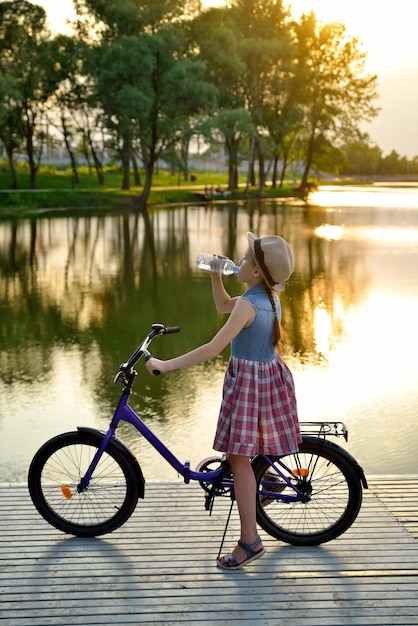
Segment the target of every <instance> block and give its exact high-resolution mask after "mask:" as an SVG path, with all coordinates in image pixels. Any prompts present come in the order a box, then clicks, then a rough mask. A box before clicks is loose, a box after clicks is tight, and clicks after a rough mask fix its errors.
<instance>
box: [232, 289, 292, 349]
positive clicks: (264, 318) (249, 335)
mask: <svg viewBox="0 0 418 626" xmlns="http://www.w3.org/2000/svg"><path fill="white" fill-rule="evenodd" d="M242 298H246V299H247V300H248V301H249V302H250V303H251V304H252V305H253V306H254V308H255V310H256V315H255V318H254V320H253V322H252V324H250V326H246V327H245V328H243V329H242V330H241V331H240V332H239V333H238V335H237V336H236V337H235V338H234V339H233V340H232V343H231V354H232V356H235V357H238V358H241V359H247V360H249V361H272V360H273V359H275V357H276V350H275V347H274V346H273V322H274V312H273V308H272V306H271V302H270V298H269V297H268V295H267V293H266V290H265V289H264V287H260V286H259V285H256V286H254V287H251V288H250V289H248V291H246V292H245V293H244V294H243V295H242ZM274 299H275V302H276V314H277V316H278V320H279V322H280V319H281V307H280V300H279V298H278V297H277V296H276V294H274Z"/></svg>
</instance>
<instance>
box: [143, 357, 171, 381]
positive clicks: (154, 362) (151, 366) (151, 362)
mask: <svg viewBox="0 0 418 626" xmlns="http://www.w3.org/2000/svg"><path fill="white" fill-rule="evenodd" d="M145 367H146V368H147V370H148V371H149V373H150V374H152V375H153V376H158V374H164V372H166V371H167V370H166V362H165V361H161V360H160V359H154V357H151V358H150V359H148V361H147V362H146V363H145Z"/></svg>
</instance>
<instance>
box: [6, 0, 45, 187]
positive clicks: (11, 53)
mask: <svg viewBox="0 0 418 626" xmlns="http://www.w3.org/2000/svg"><path fill="white" fill-rule="evenodd" d="M45 24H46V14H45V10H44V9H43V8H42V7H39V6H34V5H32V4H31V3H30V2H27V1H26V0H14V1H13V2H2V3H0V71H1V73H2V75H3V76H4V77H5V79H8V80H9V82H10V83H11V84H13V86H14V98H13V101H14V103H13V104H14V106H13V109H14V111H13V116H12V117H11V118H9V120H10V122H11V123H14V124H16V126H15V137H17V135H18V134H21V135H22V137H23V139H24V142H25V145H26V153H27V157H28V163H29V168H30V178H31V185H32V187H36V174H37V171H38V168H39V164H40V160H41V157H42V149H43V142H44V139H45V129H44V128H42V124H43V123H44V110H45V103H46V101H47V99H48V97H49V96H50V94H51V93H52V92H53V91H54V88H55V85H54V84H53V82H52V81H51V73H50V54H49V41H48V32H47V30H46V25H45ZM9 105H10V102H9ZM17 129H19V130H17ZM8 135H9V138H10V137H11V135H12V129H9V132H8ZM9 145H10V144H9Z"/></svg>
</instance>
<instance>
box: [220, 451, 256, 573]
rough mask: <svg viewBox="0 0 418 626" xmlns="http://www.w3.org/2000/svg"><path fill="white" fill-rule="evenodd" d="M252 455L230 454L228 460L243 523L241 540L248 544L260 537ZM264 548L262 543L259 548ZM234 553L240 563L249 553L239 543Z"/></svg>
mask: <svg viewBox="0 0 418 626" xmlns="http://www.w3.org/2000/svg"><path fill="white" fill-rule="evenodd" d="M250 461H251V457H248V456H242V455H238V454H230V455H228V462H229V466H230V468H231V471H232V474H233V475H234V489H235V497H236V500H237V505H238V511H239V516H240V523H241V537H240V539H241V541H242V542H243V543H246V544H252V543H254V541H255V540H256V539H257V538H258V532H257V522H256V482H255V476H254V472H253V468H252V467H251V463H250ZM262 548H263V544H262V543H260V544H259V546H257V552H258V550H261V549H262ZM232 554H233V555H234V557H235V558H236V560H237V562H238V563H241V562H242V561H244V560H245V559H246V558H247V554H246V552H245V550H243V548H241V547H240V546H239V545H237V546H236V547H235V548H234V550H233V551H232Z"/></svg>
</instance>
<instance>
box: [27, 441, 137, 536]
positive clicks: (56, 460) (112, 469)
mask: <svg viewBox="0 0 418 626" xmlns="http://www.w3.org/2000/svg"><path fill="white" fill-rule="evenodd" d="M99 445H100V438H98V437H97V436H94V435H92V434H89V433H83V432H70V433H64V434H62V435H58V436H57V437H54V438H53V439H51V440H50V441H48V442H47V443H45V444H44V445H43V446H42V447H41V448H40V449H39V450H38V452H37V453H36V454H35V456H34V458H33V460H32V463H31V465H30V468H29V476H28V484H29V492H30V495H31V498H32V501H33V503H34V505H35V507H36V508H37V510H38V511H39V513H40V514H41V515H42V517H43V518H44V519H45V520H46V521H47V522H49V523H50V524H51V525H52V526H54V527H55V528H58V530H61V531H63V532H65V533H69V534H71V535H76V536H78V537H96V536H98V535H104V534H105V533H110V532H112V531H113V530H115V529H116V528H119V526H121V525H122V524H124V523H125V522H126V520H127V519H128V518H129V517H130V516H131V515H132V513H133V511H134V509H135V507H136V504H137V502H138V497H139V487H138V480H137V475H136V473H135V468H133V467H132V462H131V461H130V459H129V457H127V455H126V454H124V453H123V452H122V451H121V450H120V449H119V448H118V447H117V446H116V445H115V444H114V443H113V442H112V441H111V442H110V443H109V445H108V447H107V449H106V451H105V452H104V453H103V456H102V458H101V459H100V462H99V464H98V466H97V468H96V470H95V471H94V473H93V476H92V479H91V481H90V483H89V485H88V487H87V488H86V489H85V490H83V491H81V492H80V493H79V492H78V491H77V485H78V484H79V482H80V480H81V478H82V476H83V475H84V473H85V472H86V470H87V468H88V467H89V464H90V462H91V460H92V459H93V457H94V455H95V454H96V452H97V448H98V446H99Z"/></svg>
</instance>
